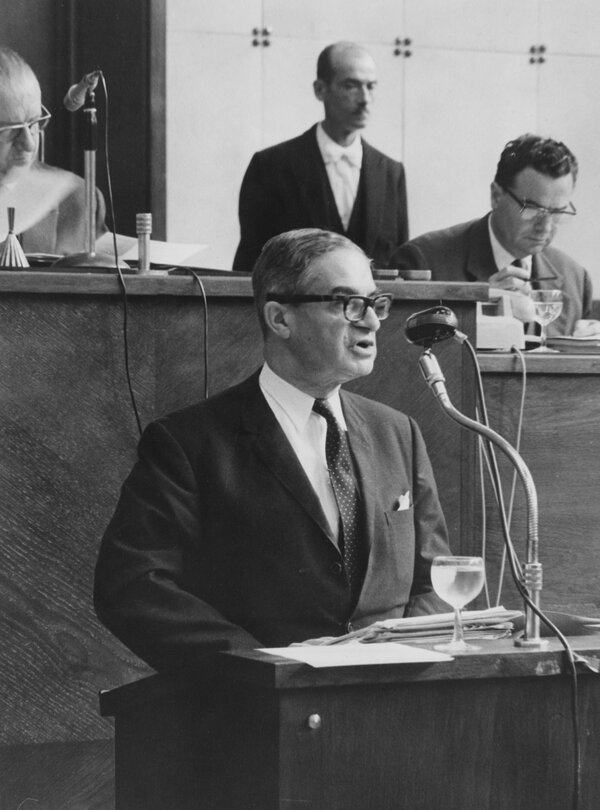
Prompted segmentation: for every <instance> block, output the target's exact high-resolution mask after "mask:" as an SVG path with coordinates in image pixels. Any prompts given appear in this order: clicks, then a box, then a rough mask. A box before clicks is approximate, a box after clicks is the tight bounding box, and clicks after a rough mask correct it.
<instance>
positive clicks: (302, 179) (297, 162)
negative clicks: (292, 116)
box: [291, 124, 343, 233]
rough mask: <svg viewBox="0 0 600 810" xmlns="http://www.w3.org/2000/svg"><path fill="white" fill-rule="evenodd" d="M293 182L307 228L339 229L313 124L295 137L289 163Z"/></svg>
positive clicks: (341, 229)
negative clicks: (296, 140)
mask: <svg viewBox="0 0 600 810" xmlns="http://www.w3.org/2000/svg"><path fill="white" fill-rule="evenodd" d="M291 172H292V174H293V176H294V183H295V185H296V189H297V192H298V195H299V197H300V200H301V201H302V205H301V206H300V207H301V208H302V209H303V211H304V212H305V214H306V216H307V221H306V225H307V227H313V228H324V229H325V230H333V231H337V232H338V233H342V232H343V228H342V221H341V219H340V215H339V213H338V210H337V207H336V204H335V199H334V197H333V192H332V191H331V186H330V184H329V178H328V177H327V171H326V169H325V164H324V163H323V158H322V157H321V152H320V151H319V145H318V144H317V136H316V124H315V126H313V127H311V128H310V129H309V130H308V131H307V132H305V133H304V134H303V135H301V136H300V138H299V139H298V150H297V154H296V156H295V159H294V160H293V162H292V165H291Z"/></svg>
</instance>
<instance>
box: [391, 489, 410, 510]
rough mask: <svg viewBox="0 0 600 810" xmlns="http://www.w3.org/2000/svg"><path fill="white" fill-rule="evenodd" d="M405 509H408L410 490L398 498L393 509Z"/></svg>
mask: <svg viewBox="0 0 600 810" xmlns="http://www.w3.org/2000/svg"><path fill="white" fill-rule="evenodd" d="M405 509H410V492H408V491H407V492H405V493H403V494H402V495H400V497H399V498H398V500H397V502H396V505H395V506H394V511H396V512H403V511H404V510H405Z"/></svg>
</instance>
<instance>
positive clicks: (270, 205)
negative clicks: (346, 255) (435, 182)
mask: <svg viewBox="0 0 600 810" xmlns="http://www.w3.org/2000/svg"><path fill="white" fill-rule="evenodd" d="M316 72H317V76H316V79H315V80H314V82H313V91H314V95H315V97H316V98H317V100H318V101H319V102H321V103H322V104H323V111H324V117H323V120H322V121H320V122H319V123H317V124H314V125H313V126H311V127H310V129H308V130H306V131H305V132H303V133H302V134H301V135H298V136H296V137H294V138H291V139H290V140H287V141H284V142H283V143H278V144H275V145H273V146H269V147H268V148H266V149H262V150H261V151H259V152H256V153H255V154H254V155H253V156H252V158H251V160H250V163H249V164H248V168H247V169H246V172H245V174H244V177H243V180H242V184H241V188H240V194H239V211H238V213H239V222H240V241H239V244H238V247H237V250H236V253H235V256H234V259H233V269H234V270H236V271H243V272H250V271H251V270H252V266H253V264H254V262H255V261H256V258H257V256H258V254H259V253H260V250H261V248H262V246H263V245H264V243H265V242H266V241H267V239H269V238H270V237H271V236H275V235H276V234H278V233H283V232H285V231H289V230H293V229H294V228H323V229H324V230H329V231H335V232H336V233H341V234H344V235H345V236H347V237H348V238H349V239H351V240H352V241H353V242H355V243H356V244H357V245H359V246H360V247H362V248H363V250H364V251H365V252H366V253H367V254H368V255H369V256H370V257H371V258H372V259H373V261H374V262H375V266H376V267H381V268H385V267H388V266H389V259H390V256H391V254H392V253H393V251H394V250H395V249H396V248H397V247H398V246H399V245H401V244H402V243H403V242H405V241H406V240H407V239H408V205H407V198H406V173H405V170H404V166H403V164H402V163H400V162H399V161H397V160H394V159H392V158H391V157H389V156H388V155H385V154H383V152H380V151H379V150H378V149H376V148H375V147H373V146H371V144H369V143H368V142H367V141H366V140H365V139H364V138H363V137H362V132H363V131H364V129H365V128H366V126H367V124H368V123H369V119H370V117H371V113H372V110H373V105H374V103H375V99H376V97H377V66H376V64H375V61H374V60H373V57H372V56H371V54H370V53H369V52H368V51H367V50H366V48H364V47H362V46H361V45H358V44H357V43H355V42H336V43H334V44H332V45H328V46H327V47H326V48H324V50H323V51H321V53H320V54H319V56H318V59H317V71H316Z"/></svg>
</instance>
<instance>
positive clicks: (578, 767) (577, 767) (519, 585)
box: [461, 339, 600, 810]
mask: <svg viewBox="0 0 600 810" xmlns="http://www.w3.org/2000/svg"><path fill="white" fill-rule="evenodd" d="M461 343H465V344H466V345H467V348H468V350H469V354H470V356H471V359H472V361H473V364H474V368H475V376H476V380H477V390H478V397H479V399H480V402H481V410H482V416H483V420H484V421H483V424H484V425H485V426H486V427H489V424H488V416H487V408H486V405H485V393H484V390H483V382H482V378H481V368H480V366H479V361H478V359H477V353H476V351H475V349H474V348H473V346H472V344H471V343H470V341H469V340H468V339H467V340H461ZM513 351H515V352H516V353H517V354H518V356H519V358H520V360H521V363H522V368H523V386H522V395H521V408H520V416H519V427H518V432H517V436H518V441H519V443H520V440H521V431H522V421H523V412H524V401H525V379H526V364H525V359H524V357H523V354H522V352H520V350H519V349H517V348H516V347H513ZM481 438H483V437H481ZM485 442H486V443H487V445H488V451H489V457H488V458H489V460H490V473H491V474H492V481H493V487H494V488H495V492H496V497H497V499H498V498H499V501H498V507H499V511H500V521H501V524H502V531H503V535H504V541H505V553H506V554H507V555H508V561H509V566H510V569H511V573H512V576H513V580H514V584H515V587H516V589H517V591H518V593H519V595H520V596H521V598H522V599H523V601H524V602H525V603H526V604H527V605H528V606H529V608H530V609H531V610H532V611H533V612H534V613H535V614H536V616H538V618H539V619H540V621H542V622H543V623H544V624H545V625H546V626H547V627H548V629H549V630H550V631H551V632H552V633H553V634H554V635H555V636H556V638H557V639H558V641H559V642H560V643H561V645H562V647H563V649H564V652H565V657H566V660H567V670H568V674H569V675H570V676H571V679H570V682H571V720H572V727H573V749H574V750H573V793H572V810H579V808H580V801H581V777H582V758H581V728H580V722H579V682H578V673H577V665H578V664H579V665H581V666H583V667H585V669H586V670H587V671H588V672H590V673H593V674H595V675H598V674H600V673H599V670H598V662H596V661H595V662H594V663H592V662H591V661H590V660H588V659H587V658H585V657H584V656H582V655H580V654H579V653H577V652H575V650H573V648H572V647H571V645H570V643H569V641H568V639H567V638H566V637H565V635H564V634H563V632H562V631H561V630H560V629H559V628H558V627H557V626H556V624H555V623H554V622H553V621H552V620H551V619H549V618H548V616H546V615H545V613H544V612H543V611H542V610H541V609H540V608H539V607H538V606H537V605H536V604H535V603H534V602H533V600H532V599H531V598H530V596H529V593H528V592H527V588H526V587H525V586H524V584H523V579H522V574H521V568H520V564H519V561H518V558H517V555H516V553H515V550H514V546H513V543H512V539H511V537H510V529H509V525H508V522H507V519H506V513H505V511H504V503H503V496H502V490H501V488H500V479H499V471H498V466H497V462H496V458H495V454H494V448H493V447H492V446H491V443H490V442H489V440H487V439H486V440H485ZM515 484H516V471H515V473H514V474H513V492H512V493H511V512H512V498H513V496H514V487H515ZM484 506H485V503H484ZM505 558H506V556H505V557H504V559H505Z"/></svg>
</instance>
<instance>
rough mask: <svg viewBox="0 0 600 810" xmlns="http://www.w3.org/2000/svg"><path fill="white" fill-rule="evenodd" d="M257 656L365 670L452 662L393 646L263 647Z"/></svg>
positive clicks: (441, 656)
mask: <svg viewBox="0 0 600 810" xmlns="http://www.w3.org/2000/svg"><path fill="white" fill-rule="evenodd" d="M260 652H264V653H268V654H269V655H277V656H279V657H282V658H291V659H292V660H293V661H301V662H302V663H304V664H308V665H309V666H311V667H316V668H321V667H364V666H368V665H374V664H419V663H433V662H435V661H452V656H450V655H446V654H445V653H441V652H437V651H435V650H424V649H421V648H415V647H409V646H408V644H397V643H395V642H389V643H385V642H384V643H382V644H361V643H359V642H350V643H348V644H341V645H339V646H335V645H334V646H324V647H318V646H313V645H310V644H308V645H306V646H302V645H298V646H294V647H265V648H263V649H261V650H260Z"/></svg>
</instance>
